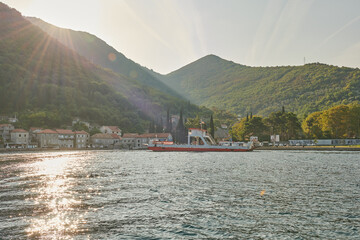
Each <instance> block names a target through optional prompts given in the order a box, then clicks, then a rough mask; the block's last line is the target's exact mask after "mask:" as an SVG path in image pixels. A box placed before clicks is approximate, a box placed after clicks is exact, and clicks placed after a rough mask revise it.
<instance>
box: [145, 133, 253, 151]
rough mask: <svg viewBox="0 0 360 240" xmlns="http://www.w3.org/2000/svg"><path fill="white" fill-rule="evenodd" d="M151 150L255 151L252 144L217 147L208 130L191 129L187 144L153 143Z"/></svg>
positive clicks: (150, 146) (150, 145)
mask: <svg viewBox="0 0 360 240" xmlns="http://www.w3.org/2000/svg"><path fill="white" fill-rule="evenodd" d="M148 149H149V150H152V151H156V152H169V151H176V152H178V151H184V152H248V151H252V150H253V149H254V146H253V144H252V142H249V143H247V144H245V145H243V146H239V145H237V146H236V145H235V146H234V145H232V144H228V145H227V146H225V145H217V144H216V142H215V140H214V139H213V138H212V137H211V136H210V135H209V134H208V133H207V131H206V130H203V129H197V128H189V132H188V142H187V144H174V143H173V142H159V141H153V142H152V143H151V144H149V146H148Z"/></svg>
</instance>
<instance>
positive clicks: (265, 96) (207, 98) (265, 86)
mask: <svg viewBox="0 0 360 240" xmlns="http://www.w3.org/2000/svg"><path fill="white" fill-rule="evenodd" d="M159 79H161V80H162V81H163V82H164V83H166V84H167V85H168V86H170V87H173V88H174V89H176V90H177V91H178V92H179V93H180V94H182V95H183V96H184V97H186V98H188V99H189V100H191V101H192V102H193V103H196V104H199V105H204V106H207V107H212V106H215V107H217V108H220V109H227V110H230V111H232V112H234V113H236V114H242V115H243V116H244V115H246V113H249V112H252V113H253V114H260V115H265V116H266V115H267V114H269V113H270V112H273V111H279V110H281V107H282V106H285V109H286V110H289V111H294V112H295V113H297V114H300V115H301V114H308V113H311V112H314V111H318V110H322V109H324V108H328V107H330V106H334V105H337V104H340V103H351V102H355V101H359V100H360V70H359V69H353V68H346V67H341V68H340V67H336V66H329V65H325V64H319V63H313V64H306V65H304V66H284V67H248V66H244V65H240V64H236V63H234V62H231V61H227V60H224V59H221V58H219V57H217V56H215V55H208V56H206V57H203V58H201V59H199V60H197V61H195V62H193V63H190V64H188V65H186V66H184V67H183V68H181V69H179V70H176V71H174V72H172V73H170V74H168V75H165V76H162V77H159Z"/></svg>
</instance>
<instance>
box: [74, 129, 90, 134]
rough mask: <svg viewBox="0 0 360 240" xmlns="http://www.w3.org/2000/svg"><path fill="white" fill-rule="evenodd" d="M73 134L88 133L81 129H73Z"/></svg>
mask: <svg viewBox="0 0 360 240" xmlns="http://www.w3.org/2000/svg"><path fill="white" fill-rule="evenodd" d="M74 133H75V134H88V133H87V132H85V131H84V130H81V131H75V132H74Z"/></svg>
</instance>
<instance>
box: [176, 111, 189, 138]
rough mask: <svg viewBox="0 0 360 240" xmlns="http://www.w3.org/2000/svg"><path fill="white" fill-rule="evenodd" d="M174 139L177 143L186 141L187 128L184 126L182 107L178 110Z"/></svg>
mask: <svg viewBox="0 0 360 240" xmlns="http://www.w3.org/2000/svg"><path fill="white" fill-rule="evenodd" d="M175 141H176V142H178V143H186V142H187V129H186V128H185V126H184V122H183V110H182V109H181V110H180V118H179V123H178V125H177V126H176V131H175Z"/></svg>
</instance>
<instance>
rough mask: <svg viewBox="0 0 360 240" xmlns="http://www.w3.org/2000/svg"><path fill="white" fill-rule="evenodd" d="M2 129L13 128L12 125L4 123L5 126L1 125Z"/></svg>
mask: <svg viewBox="0 0 360 240" xmlns="http://www.w3.org/2000/svg"><path fill="white" fill-rule="evenodd" d="M0 127H12V125H11V124H8V123H4V124H0Z"/></svg>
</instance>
